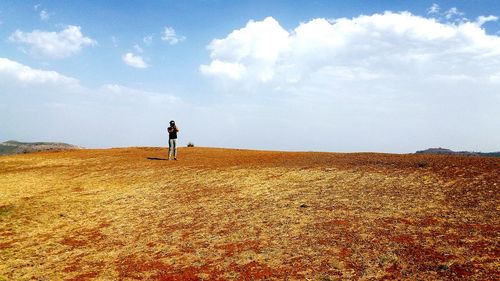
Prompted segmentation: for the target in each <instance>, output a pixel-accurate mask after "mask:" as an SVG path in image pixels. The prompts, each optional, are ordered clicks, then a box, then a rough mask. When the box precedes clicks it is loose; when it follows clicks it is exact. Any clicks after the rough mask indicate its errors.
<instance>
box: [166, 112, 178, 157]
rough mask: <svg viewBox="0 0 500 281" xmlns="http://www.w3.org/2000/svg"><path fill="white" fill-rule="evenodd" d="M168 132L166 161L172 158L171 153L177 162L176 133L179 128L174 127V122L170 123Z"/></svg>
mask: <svg viewBox="0 0 500 281" xmlns="http://www.w3.org/2000/svg"><path fill="white" fill-rule="evenodd" d="M167 131H168V160H170V159H171V158H172V152H173V153H174V160H177V132H179V128H178V127H177V126H176V125H175V121H174V120H172V121H170V127H168V129H167Z"/></svg>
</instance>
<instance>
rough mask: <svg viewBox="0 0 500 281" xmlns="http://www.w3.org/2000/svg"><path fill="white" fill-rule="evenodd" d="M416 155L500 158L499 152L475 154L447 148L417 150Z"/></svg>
mask: <svg viewBox="0 0 500 281" xmlns="http://www.w3.org/2000/svg"><path fill="white" fill-rule="evenodd" d="M415 153H416V154H453V155H465V156H487V157H500V151H498V152H475V151H453V150H451V149H447V148H442V147H438V148H428V149H426V150H419V151H417V152H415Z"/></svg>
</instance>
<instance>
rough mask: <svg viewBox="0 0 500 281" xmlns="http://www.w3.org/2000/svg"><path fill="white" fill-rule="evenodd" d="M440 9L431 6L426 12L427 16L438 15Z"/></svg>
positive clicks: (436, 6)
mask: <svg viewBox="0 0 500 281" xmlns="http://www.w3.org/2000/svg"><path fill="white" fill-rule="evenodd" d="M439 10H440V7H439V5H438V4H436V3H434V4H432V6H431V7H430V8H429V9H428V10H427V14H429V15H433V14H437V13H439Z"/></svg>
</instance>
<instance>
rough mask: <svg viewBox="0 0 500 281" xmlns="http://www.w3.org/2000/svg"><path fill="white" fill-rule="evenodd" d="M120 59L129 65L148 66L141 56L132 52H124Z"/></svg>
mask: <svg viewBox="0 0 500 281" xmlns="http://www.w3.org/2000/svg"><path fill="white" fill-rule="evenodd" d="M122 60H123V61H124V62H125V63H126V64H127V65H129V66H132V67H135V68H148V67H149V65H148V64H147V63H146V62H145V61H144V59H143V58H142V57H141V56H137V55H134V54H133V53H126V54H125V55H123V56H122Z"/></svg>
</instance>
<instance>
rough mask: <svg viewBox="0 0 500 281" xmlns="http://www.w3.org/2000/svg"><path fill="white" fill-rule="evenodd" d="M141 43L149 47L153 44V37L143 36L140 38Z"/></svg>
mask: <svg viewBox="0 0 500 281" xmlns="http://www.w3.org/2000/svg"><path fill="white" fill-rule="evenodd" d="M142 42H144V44H146V46H150V45H151V44H152V43H153V35H152V34H151V35H148V36H144V38H142Z"/></svg>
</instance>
